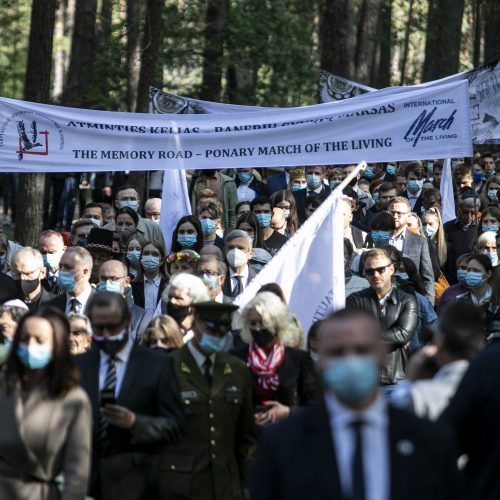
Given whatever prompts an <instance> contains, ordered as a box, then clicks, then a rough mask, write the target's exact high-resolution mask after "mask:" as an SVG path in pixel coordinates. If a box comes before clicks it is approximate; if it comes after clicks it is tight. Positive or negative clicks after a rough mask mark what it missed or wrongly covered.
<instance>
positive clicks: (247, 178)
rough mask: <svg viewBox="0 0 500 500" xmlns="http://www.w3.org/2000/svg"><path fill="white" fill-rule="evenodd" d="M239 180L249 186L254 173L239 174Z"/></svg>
mask: <svg viewBox="0 0 500 500" xmlns="http://www.w3.org/2000/svg"><path fill="white" fill-rule="evenodd" d="M238 179H239V180H240V181H241V182H243V184H248V183H249V182H250V181H251V180H252V172H238Z"/></svg>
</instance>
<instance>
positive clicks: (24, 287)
mask: <svg viewBox="0 0 500 500" xmlns="http://www.w3.org/2000/svg"><path fill="white" fill-rule="evenodd" d="M39 284H40V280H39V279H38V278H37V279H34V280H16V285H17V288H18V290H19V291H20V292H21V293H22V294H23V296H24V297H28V295H29V294H30V293H33V292H34V291H35V290H36V289H37V287H38V285H39Z"/></svg>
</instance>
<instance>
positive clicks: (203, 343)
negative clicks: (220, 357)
mask: <svg viewBox="0 0 500 500" xmlns="http://www.w3.org/2000/svg"><path fill="white" fill-rule="evenodd" d="M225 344H226V336H225V335H224V337H217V336H215V335H211V334H209V333H206V332H205V333H204V334H203V335H202V336H201V340H200V341H199V346H200V348H201V349H202V350H203V351H204V352H205V353H206V354H208V355H210V354H213V353H214V352H219V351H222V349H224V345H225Z"/></svg>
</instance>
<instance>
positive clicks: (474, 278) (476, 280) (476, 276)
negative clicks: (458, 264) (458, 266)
mask: <svg viewBox="0 0 500 500" xmlns="http://www.w3.org/2000/svg"><path fill="white" fill-rule="evenodd" d="M485 281H486V278H485V277H484V276H483V273H479V272H476V271H467V274H466V275H465V284H466V285H467V286H469V287H470V288H478V287H480V286H481V285H482V284H483V283H484V282H485Z"/></svg>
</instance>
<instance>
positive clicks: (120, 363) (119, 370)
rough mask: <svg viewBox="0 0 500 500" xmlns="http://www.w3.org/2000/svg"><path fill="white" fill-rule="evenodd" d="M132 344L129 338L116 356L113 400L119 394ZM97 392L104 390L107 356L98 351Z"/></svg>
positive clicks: (107, 363)
mask: <svg viewBox="0 0 500 500" xmlns="http://www.w3.org/2000/svg"><path fill="white" fill-rule="evenodd" d="M133 346H134V343H133V341H132V339H130V338H129V340H128V342H127V343H126V344H125V347H124V348H123V349H122V350H121V351H120V352H119V353H118V354H117V355H116V363H115V367H116V384H115V398H116V399H118V395H119V394H120V389H121V387H122V383H123V379H124V377H125V371H126V370H127V365H128V361H129V359H130V353H131V352H132V347H133ZM99 355H100V360H99V391H102V390H103V389H104V384H105V383H106V375H107V374H108V365H109V356H108V355H107V354H106V353H105V352H103V351H99Z"/></svg>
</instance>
